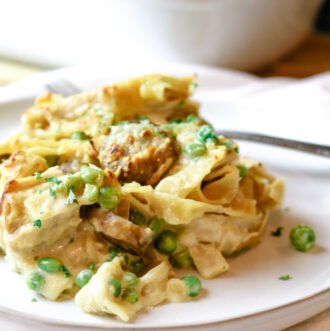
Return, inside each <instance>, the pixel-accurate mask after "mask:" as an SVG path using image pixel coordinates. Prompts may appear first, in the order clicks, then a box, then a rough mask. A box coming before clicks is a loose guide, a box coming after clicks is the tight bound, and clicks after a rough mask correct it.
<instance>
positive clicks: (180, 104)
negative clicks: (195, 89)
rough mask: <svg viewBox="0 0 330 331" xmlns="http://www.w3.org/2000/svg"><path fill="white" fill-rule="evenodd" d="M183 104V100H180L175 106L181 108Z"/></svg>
mask: <svg viewBox="0 0 330 331" xmlns="http://www.w3.org/2000/svg"><path fill="white" fill-rule="evenodd" d="M183 105H184V100H181V101H180V102H179V103H178V105H177V108H181V107H182V106H183Z"/></svg>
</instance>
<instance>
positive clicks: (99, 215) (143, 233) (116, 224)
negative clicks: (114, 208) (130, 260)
mask: <svg viewBox="0 0 330 331" xmlns="http://www.w3.org/2000/svg"><path fill="white" fill-rule="evenodd" d="M87 219H88V220H89V222H90V223H91V224H93V226H94V227H95V229H96V231H97V232H100V233H102V234H103V235H104V236H105V237H106V238H107V239H108V240H109V241H110V242H112V243H113V244H115V245H118V246H120V247H122V248H124V249H126V250H128V251H132V252H134V253H137V254H141V253H143V252H144V251H145V250H146V248H147V247H148V246H149V245H150V243H151V241H152V231H151V230H150V229H149V228H145V227H142V226H138V225H136V224H134V223H132V222H131V221H129V220H127V219H126V218H123V217H121V216H119V215H116V214H114V213H113V212H111V211H106V210H104V209H102V208H94V209H93V210H92V211H90V213H89V215H88V218H87Z"/></svg>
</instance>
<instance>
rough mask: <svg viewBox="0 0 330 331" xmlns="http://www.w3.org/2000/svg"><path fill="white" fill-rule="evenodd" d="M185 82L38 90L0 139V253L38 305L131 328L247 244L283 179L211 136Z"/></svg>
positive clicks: (256, 236) (193, 288) (190, 294)
mask: <svg viewBox="0 0 330 331" xmlns="http://www.w3.org/2000/svg"><path fill="white" fill-rule="evenodd" d="M197 86H198V82H197V80H196V78H195V77H183V78H180V79H178V78H174V77H168V76H163V75H150V76H144V77H139V78H136V79H133V80H130V81H128V82H123V83H120V84H115V85H112V86H105V87H102V88H98V89H94V90H91V91H87V92H84V93H81V94H78V95H75V96H72V97H69V98H64V97H62V96H60V95H54V94H50V93H47V94H46V95H44V96H41V97H39V98H38V99H37V100H36V102H35V105H34V106H33V107H32V108H30V109H28V110H27V111H26V112H25V113H24V115H23V116H22V121H21V125H20V126H19V128H18V129H17V130H16V131H15V132H14V133H13V134H12V135H11V136H10V137H9V138H7V139H6V140H5V141H4V142H3V143H1V144H0V157H1V159H2V161H3V162H2V164H1V165H0V191H1V202H0V249H1V250H2V251H3V252H4V254H5V256H6V260H7V261H8V264H9V265H10V267H11V268H12V269H13V270H14V271H16V272H19V273H21V274H22V275H23V277H24V279H25V281H26V284H27V286H28V287H29V288H30V289H32V290H34V291H36V292H38V293H40V294H41V295H43V296H44V297H45V298H47V299H49V300H56V299H58V298H59V297H60V296H61V295H63V293H64V292H65V293H66V294H69V295H70V296H72V297H73V296H75V302H76V304H77V305H78V306H79V307H80V308H81V309H82V310H83V311H85V312H88V313H95V314H111V315H115V316H117V317H118V318H119V319H121V320H123V321H129V320H130V319H132V318H133V317H134V316H135V315H136V313H137V312H139V311H140V310H143V309H149V308H152V307H154V306H156V305H158V304H160V303H162V302H183V301H187V300H190V299H192V298H194V297H197V296H198V294H199V292H200V288H201V283H200V280H199V279H198V278H197V277H196V276H193V275H188V276H185V277H183V278H178V277H176V271H175V270H176V268H183V269H186V271H187V272H188V273H191V272H192V269H193V268H195V269H196V270H197V272H198V273H199V274H200V275H201V276H202V277H203V278H206V279H208V278H214V277H217V276H218V275H220V274H222V273H223V272H225V271H226V270H228V268H229V267H230V266H229V265H228V263H227V261H226V258H225V257H226V256H228V255H230V254H232V253H235V252H237V251H239V250H241V249H242V248H245V247H249V246H252V245H255V244H256V243H257V242H258V241H259V240H260V237H261V235H262V231H263V228H264V225H265V222H266V220H267V216H268V211H269V210H270V209H274V208H277V207H279V206H280V204H281V200H282V197H283V194H284V181H283V179H281V178H275V177H273V176H272V175H270V174H268V172H267V171H266V170H265V168H264V167H263V166H262V164H260V163H258V162H256V161H254V160H251V159H248V158H246V157H241V156H240V155H239V150H238V146H237V145H236V144H235V142H233V141H231V140H230V139H227V138H226V137H223V136H219V137H217V136H216V135H215V133H214V131H213V128H212V127H211V126H210V125H209V124H207V123H205V122H204V121H203V120H202V119H200V118H199V117H198V104H197V103H196V102H194V101H192V100H190V99H189V97H190V95H191V94H192V93H193V92H194V91H195V89H196V88H197Z"/></svg>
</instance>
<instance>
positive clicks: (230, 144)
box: [223, 140, 233, 149]
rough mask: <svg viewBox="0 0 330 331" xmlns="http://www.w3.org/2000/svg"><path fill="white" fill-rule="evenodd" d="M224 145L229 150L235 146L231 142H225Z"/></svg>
mask: <svg viewBox="0 0 330 331" xmlns="http://www.w3.org/2000/svg"><path fill="white" fill-rule="evenodd" d="M223 144H224V145H225V146H226V147H227V148H228V149H231V148H232V146H233V144H232V142H231V141H230V140H225V141H224V142H223Z"/></svg>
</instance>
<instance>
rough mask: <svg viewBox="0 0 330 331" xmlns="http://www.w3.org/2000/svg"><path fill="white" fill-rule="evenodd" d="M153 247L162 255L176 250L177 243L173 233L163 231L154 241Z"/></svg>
mask: <svg viewBox="0 0 330 331" xmlns="http://www.w3.org/2000/svg"><path fill="white" fill-rule="evenodd" d="M155 246H156V248H157V250H158V251H159V252H161V253H163V254H167V255H169V254H171V253H173V252H174V251H175V250H176V247H177V241H176V235H175V233H174V232H172V231H169V230H166V231H163V232H162V233H161V234H160V235H159V236H158V237H157V239H156V242H155Z"/></svg>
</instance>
